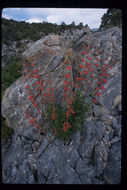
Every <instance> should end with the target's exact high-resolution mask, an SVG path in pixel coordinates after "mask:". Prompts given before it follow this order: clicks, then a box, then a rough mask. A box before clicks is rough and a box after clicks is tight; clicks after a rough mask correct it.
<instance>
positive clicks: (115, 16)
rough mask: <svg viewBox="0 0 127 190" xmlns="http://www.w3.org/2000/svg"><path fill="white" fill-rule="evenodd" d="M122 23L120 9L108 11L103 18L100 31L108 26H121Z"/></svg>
mask: <svg viewBox="0 0 127 190" xmlns="http://www.w3.org/2000/svg"><path fill="white" fill-rule="evenodd" d="M121 23H122V14H121V10H120V9H108V10H107V12H106V13H105V14H104V15H103V16H102V18H101V25H100V29H103V28H106V27H108V26H120V25H121Z"/></svg>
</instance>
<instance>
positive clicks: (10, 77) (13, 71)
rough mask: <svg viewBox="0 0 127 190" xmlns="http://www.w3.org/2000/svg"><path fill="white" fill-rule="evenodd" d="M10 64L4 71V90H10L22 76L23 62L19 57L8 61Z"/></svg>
mask: <svg viewBox="0 0 127 190" xmlns="http://www.w3.org/2000/svg"><path fill="white" fill-rule="evenodd" d="M8 62H9V64H7V66H6V67H5V68H4V69H3V70H2V90H5V89H6V88H8V87H9V86H10V85H11V84H13V83H14V82H15V81H16V80H17V79H18V78H19V77H20V76H21V73H20V71H21V68H22V66H23V62H22V61H21V60H20V58H19V57H17V56H14V57H11V58H10V59H9V60H8Z"/></svg>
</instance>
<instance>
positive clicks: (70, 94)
mask: <svg viewBox="0 0 127 190" xmlns="http://www.w3.org/2000/svg"><path fill="white" fill-rule="evenodd" d="M87 40H89V39H86V41H87ZM90 48H93V45H92V44H89V45H86V44H85V45H84V47H83V51H82V55H81V59H80V63H79V65H78V71H77V74H76V78H75V79H72V69H73V64H72V63H71V61H72V52H69V51H67V54H66V56H65V59H64V66H65V67H64V68H65V77H64V81H63V82H64V84H63V85H64V93H63V97H62V101H61V104H60V105H57V106H56V104H55V88H54V86H53V83H52V82H51V81H50V80H48V81H43V80H41V79H40V75H39V73H38V69H37V67H36V60H37V59H38V58H39V56H40V55H39V54H38V55H37V56H36V57H34V58H33V59H32V58H31V57H29V58H28V59H27V60H23V61H24V62H25V64H24V67H25V70H24V74H23V77H25V79H24V83H25V82H27V80H29V81H30V82H31V84H30V85H28V84H27V85H26V86H25V89H26V90H27V93H28V94H29V96H28V99H29V100H30V101H31V103H32V104H31V105H32V106H33V108H34V109H36V113H37V114H40V117H42V118H43V120H44V118H45V121H46V122H47V123H48V127H46V128H45V129H44V128H43V126H41V125H40V123H39V119H38V118H37V117H34V116H33V113H31V110H30V109H28V108H27V109H25V105H23V108H24V109H25V110H26V111H25V115H26V118H27V120H28V122H29V123H30V124H31V125H32V126H36V127H37V129H38V130H39V131H40V133H46V132H52V133H53V134H54V135H55V136H56V137H57V138H58V139H61V140H65V141H66V140H69V139H70V138H71V136H72V134H73V133H76V132H77V131H78V130H83V127H82V122H83V121H84V119H85V115H86V113H87V112H88V110H89V107H90V104H91V103H95V104H97V103H98V101H97V99H96V98H95V97H101V96H102V92H101V91H103V90H105V89H106V88H105V87H104V84H107V82H108V80H107V78H108V77H110V73H109V72H108V71H109V69H112V67H111V66H108V64H107V63H108V57H106V58H105V62H104V64H103V65H102V64H100V57H97V56H93V52H92V51H91V49H90ZM97 53H98V55H100V53H101V51H100V50H98V52H97ZM88 54H89V55H90V54H91V55H92V56H93V57H94V59H93V58H92V57H90V56H88ZM106 55H107V56H108V55H109V53H107V54H106ZM111 62H112V63H114V61H113V60H112V61H111ZM31 68H32V69H31ZM33 79H36V81H33ZM47 84H49V85H48V88H47ZM93 84H94V86H93ZM90 87H91V88H92V89H93V93H91V94H92V95H91V96H89V102H88V101H87V102H85V99H84V98H85V93H87V92H88V91H89V88H90ZM100 90H101V91H100ZM34 92H36V95H35V93H34ZM82 92H84V94H82ZM39 96H40V97H41V102H42V103H41V104H42V105H43V108H44V109H42V106H41V105H40V103H39V104H38V101H37V97H39Z"/></svg>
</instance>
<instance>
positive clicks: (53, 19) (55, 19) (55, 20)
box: [46, 15, 61, 23]
mask: <svg viewBox="0 0 127 190" xmlns="http://www.w3.org/2000/svg"><path fill="white" fill-rule="evenodd" d="M60 18H61V16H57V15H49V16H48V17H46V20H47V22H50V23H59V21H60Z"/></svg>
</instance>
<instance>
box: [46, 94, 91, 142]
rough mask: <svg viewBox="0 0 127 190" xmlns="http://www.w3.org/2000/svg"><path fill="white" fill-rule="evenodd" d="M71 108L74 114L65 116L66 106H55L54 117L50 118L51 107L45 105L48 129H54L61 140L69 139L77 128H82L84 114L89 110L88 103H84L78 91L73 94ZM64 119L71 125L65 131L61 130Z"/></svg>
mask: <svg viewBox="0 0 127 190" xmlns="http://www.w3.org/2000/svg"><path fill="white" fill-rule="evenodd" d="M71 108H72V109H73V111H74V112H75V114H71V116H70V117H69V118H66V112H67V110H68V108H67V107H66V106H65V105H62V106H60V105H59V106H56V107H55V115H56V118H55V119H54V120H52V119H51V116H52V107H51V105H50V104H48V106H47V113H48V123H49V129H51V130H52V131H54V129H55V130H56V133H55V136H56V137H57V138H58V139H61V140H63V141H69V140H71V137H72V134H74V133H76V132H77V131H79V130H84V128H83V126H82V122H83V121H84V119H85V115H86V113H87V112H88V110H89V103H84V96H81V95H80V93H78V94H77V95H75V96H74V101H73V102H72V105H71ZM65 121H67V122H69V123H70V124H71V127H70V128H68V129H67V130H66V131H63V127H64V123H65Z"/></svg>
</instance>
